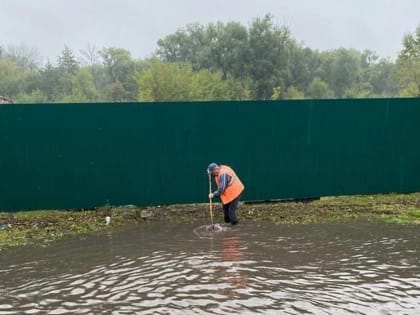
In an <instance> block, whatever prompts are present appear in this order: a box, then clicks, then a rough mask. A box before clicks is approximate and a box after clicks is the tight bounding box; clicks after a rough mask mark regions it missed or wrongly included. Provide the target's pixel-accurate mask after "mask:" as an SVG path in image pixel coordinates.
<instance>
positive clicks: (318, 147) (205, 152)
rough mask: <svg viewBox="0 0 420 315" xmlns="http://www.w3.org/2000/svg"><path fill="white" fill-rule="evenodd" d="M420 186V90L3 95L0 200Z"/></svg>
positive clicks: (80, 201) (146, 198)
mask: <svg viewBox="0 0 420 315" xmlns="http://www.w3.org/2000/svg"><path fill="white" fill-rule="evenodd" d="M213 161H214V162H218V163H225V164H228V165H230V166H232V167H233V168H234V169H235V170H236V171H237V173H238V175H239V176H240V177H241V178H242V180H243V182H244V183H245V185H246V192H245V194H244V197H243V199H244V200H261V199H263V200H266V199H273V198H309V197H317V196H325V195H343V194H346V195H347V194H370V193H386V192H412V191H420V99H418V98H417V99H414V98H411V99H409V98H407V99H358V100H302V101H247V102H203V103H199V102H179V103H146V104H145V103H129V104H127V103H123V104H115V103H113V104H50V105H46V104H42V105H0V176H1V180H0V210H3V211H12V210H24V209H53V208H55V209H67V208H90V207H95V206H100V205H104V204H106V203H110V204H113V205H119V204H137V205H152V204H154V205H158V204H170V203H188V202H205V201H207V192H208V187H207V185H208V181H207V174H206V167H207V165H208V163H210V162H213Z"/></svg>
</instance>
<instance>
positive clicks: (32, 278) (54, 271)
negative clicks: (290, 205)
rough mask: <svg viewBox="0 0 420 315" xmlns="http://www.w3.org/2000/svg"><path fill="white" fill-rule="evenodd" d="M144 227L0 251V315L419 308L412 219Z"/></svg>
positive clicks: (418, 248)
mask: <svg viewBox="0 0 420 315" xmlns="http://www.w3.org/2000/svg"><path fill="white" fill-rule="evenodd" d="M222 227H223V228H222V229H217V230H216V231H210V230H209V229H208V227H196V226H192V225H185V224H167V223H163V224H162V223H160V224H157V223H156V224H155V223H151V224H147V225H141V226H136V227H131V228H127V229H125V230H123V231H117V232H110V233H108V234H105V235H91V236H88V237H85V238H83V239H71V240H63V241H59V242H56V243H54V244H53V245H52V246H50V247H48V248H33V247H27V248H19V249H12V250H7V251H5V252H2V253H0V255H1V256H0V314H47V313H48V314H72V313H73V314H369V315H371V314H381V315H383V314H420V277H419V276H420V262H419V256H420V255H419V253H420V236H419V235H420V233H419V230H420V227H419V226H411V225H408V226H407V225H405V226H402V225H389V224H367V223H358V224H314V225H293V226H286V225H271V224H261V225H256V224H251V223H245V224H241V225H239V226H235V227H226V226H222Z"/></svg>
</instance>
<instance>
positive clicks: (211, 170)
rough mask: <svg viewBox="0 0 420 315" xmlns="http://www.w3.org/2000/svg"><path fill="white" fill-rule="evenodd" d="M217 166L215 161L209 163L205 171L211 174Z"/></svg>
mask: <svg viewBox="0 0 420 315" xmlns="http://www.w3.org/2000/svg"><path fill="white" fill-rule="evenodd" d="M217 167H219V165H217V164H216V163H210V164H209V167H207V173H209V174H211V173H213V172H214V170H215V169H216V168H217Z"/></svg>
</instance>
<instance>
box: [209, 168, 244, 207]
mask: <svg viewBox="0 0 420 315" xmlns="http://www.w3.org/2000/svg"><path fill="white" fill-rule="evenodd" d="M222 173H225V174H227V175H229V176H230V181H229V183H227V186H226V188H225V190H224V191H223V192H222V193H221V194H220V199H221V200H222V204H224V205H225V204H227V203H229V202H231V201H233V200H234V199H236V198H238V197H239V195H240V194H241V193H242V191H243V190H244V189H245V186H244V184H242V182H241V180H240V179H239V177H238V176H236V174H235V172H234V170H233V169H231V168H230V167H229V166H226V165H220V170H219V175H220V174H222ZM219 175H217V176H215V177H214V180H215V181H216V184H217V186H220V179H219Z"/></svg>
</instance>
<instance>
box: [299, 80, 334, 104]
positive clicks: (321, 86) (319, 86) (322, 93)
mask: <svg viewBox="0 0 420 315" xmlns="http://www.w3.org/2000/svg"><path fill="white" fill-rule="evenodd" d="M306 95H307V96H308V97H309V98H313V99H323V98H324V99H325V98H331V97H333V95H334V94H333V92H332V91H331V89H330V87H329V86H328V83H327V82H325V81H323V80H322V79H320V78H318V77H316V78H314V79H313V80H312V82H311V83H310V84H309V86H308V90H307V92H306Z"/></svg>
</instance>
